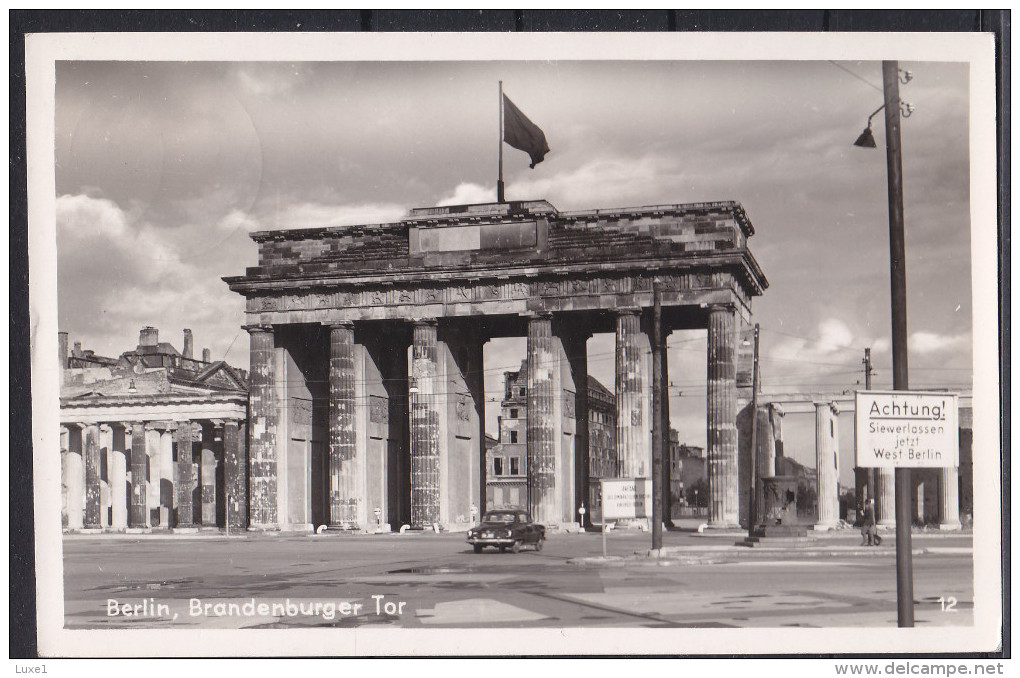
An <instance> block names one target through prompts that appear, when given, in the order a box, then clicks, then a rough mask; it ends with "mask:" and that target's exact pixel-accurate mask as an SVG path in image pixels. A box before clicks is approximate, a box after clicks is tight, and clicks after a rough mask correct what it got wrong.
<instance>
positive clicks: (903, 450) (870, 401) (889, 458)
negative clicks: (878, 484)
mask: <svg viewBox="0 0 1020 678" xmlns="http://www.w3.org/2000/svg"><path fill="white" fill-rule="evenodd" d="M958 412H959V396H958V395H957V394H955V393H939V392H930V391H925V392H922V391H858V392H857V398H856V413H855V417H854V418H855V422H856V433H857V436H856V452H857V466H858V467H859V468H932V467H954V466H959V465H960V427H959V423H958V421H959V420H958V418H957V417H958Z"/></svg>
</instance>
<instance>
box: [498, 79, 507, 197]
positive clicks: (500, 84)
mask: <svg viewBox="0 0 1020 678" xmlns="http://www.w3.org/2000/svg"><path fill="white" fill-rule="evenodd" d="M496 202H506V200H505V199H504V195H503V81H502V80H500V81H499V180H498V181H497V182H496Z"/></svg>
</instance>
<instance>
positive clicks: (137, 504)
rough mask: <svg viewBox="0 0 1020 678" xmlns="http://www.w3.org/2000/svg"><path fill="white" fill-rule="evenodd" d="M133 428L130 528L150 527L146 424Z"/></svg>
mask: <svg viewBox="0 0 1020 678" xmlns="http://www.w3.org/2000/svg"><path fill="white" fill-rule="evenodd" d="M130 427H131V501H130V504H131V505H130V509H129V511H128V527H131V528H137V529H146V528H148V527H149V504H148V493H147V489H148V487H147V486H148V480H149V464H148V455H147V454H146V445H145V437H146V436H145V424H144V423H142V422H135V423H133V424H130Z"/></svg>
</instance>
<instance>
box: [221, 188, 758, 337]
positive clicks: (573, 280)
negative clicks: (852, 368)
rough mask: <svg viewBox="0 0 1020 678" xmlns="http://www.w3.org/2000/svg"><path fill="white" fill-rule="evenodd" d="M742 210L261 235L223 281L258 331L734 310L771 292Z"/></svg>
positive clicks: (482, 215) (440, 213) (491, 213)
mask: <svg viewBox="0 0 1020 678" xmlns="http://www.w3.org/2000/svg"><path fill="white" fill-rule="evenodd" d="M753 233H754V228H753V227H752V225H751V223H750V221H749V220H748V218H747V216H746V214H745V213H744V210H743V208H742V207H741V206H740V205H739V204H738V203H734V202H718V203H696V204H686V205H658V206H652V207H642V208H637V209H626V210H589V211H583V212H565V213H559V212H557V211H556V210H555V208H553V207H552V205H550V204H549V203H547V202H545V201H534V202H513V203H502V204H485V205H467V206H453V207H436V208H422V209H415V210H412V211H411V213H410V214H409V216H408V217H407V218H405V219H404V220H403V221H401V222H397V223H391V224H379V225H361V226H344V227H330V228H313V229H300V230H282V231H260V232H257V233H254V234H252V238H253V239H254V240H255V241H256V242H257V243H258V245H259V262H258V264H259V265H258V266H255V267H251V268H248V269H247V271H246V275H244V276H237V277H228V278H224V280H225V281H226V282H227V283H228V284H229V285H230V288H231V289H232V290H234V291H236V292H239V293H241V294H243V295H245V297H247V307H246V313H247V317H248V321H249V323H252V324H280V323H303V322H336V321H354V320H371V319H406V318H414V317H457V316H474V315H503V314H518V313H525V312H535V311H551V312H562V311H585V310H600V309H602V310H605V309H613V308H619V307H621V306H639V307H650V306H651V304H652V293H651V288H652V280H653V278H654V279H658V280H659V287H660V290H661V291H662V303H663V306H666V307H669V306H692V305H693V306H700V305H709V304H720V303H722V304H726V303H731V304H735V305H737V306H738V307H740V308H741V313H742V315H747V314H748V306H749V300H750V298H751V297H753V296H757V295H760V294H761V293H762V291H763V290H764V289H765V288H766V287H767V286H768V282H767V281H766V279H765V277H764V275H763V274H762V272H761V269H760V268H759V266H758V263H757V261H756V260H755V259H754V256H753V255H752V254H751V252H750V250H749V249H748V247H747V238H748V237H749V236H751V235H752V234H753Z"/></svg>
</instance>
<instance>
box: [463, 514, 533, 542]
mask: <svg viewBox="0 0 1020 678" xmlns="http://www.w3.org/2000/svg"><path fill="white" fill-rule="evenodd" d="M467 541H468V543H469V544H471V545H472V546H473V547H474V549H475V553H481V552H482V549H483V548H485V547H486V546H495V547H496V548H498V549H499V552H500V553H505V552H506V550H507V548H509V549H510V550H511V551H513V552H514V553H517V552H518V551H520V550H521V547H522V546H524V545H526V544H531V545H533V546H534V547H535V550H536V551H541V550H542V542H543V541H545V526H544V525H539V524H538V523H533V522H531V516H530V515H529V514H528V512H527V511H523V510H520V509H497V510H494V511H487V512H486V513H485V515H484V516H482V522H481V523H479V524H478V525H475V526H474V527H472V528H471V529H470V530H468V533H467Z"/></svg>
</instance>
